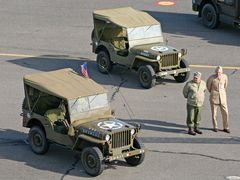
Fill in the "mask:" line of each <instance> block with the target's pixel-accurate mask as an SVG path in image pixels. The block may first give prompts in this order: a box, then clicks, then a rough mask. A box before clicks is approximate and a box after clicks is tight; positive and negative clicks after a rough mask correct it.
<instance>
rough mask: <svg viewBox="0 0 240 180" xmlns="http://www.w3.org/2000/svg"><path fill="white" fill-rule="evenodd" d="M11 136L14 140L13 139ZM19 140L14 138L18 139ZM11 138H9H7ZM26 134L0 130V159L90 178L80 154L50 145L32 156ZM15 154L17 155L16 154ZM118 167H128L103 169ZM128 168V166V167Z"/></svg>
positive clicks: (63, 174) (118, 164) (112, 166)
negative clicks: (44, 152)
mask: <svg viewBox="0 0 240 180" xmlns="http://www.w3.org/2000/svg"><path fill="white" fill-rule="evenodd" d="M13 135H14V136H15V138H13ZM18 135H19V136H20V137H21V138H16V137H19V136H18ZM8 136H11V138H7V137H8ZM26 140H27V134H25V133H23V132H18V131H15V130H11V129H5V130H4V129H0V159H7V160H12V161H18V162H23V163H24V165H27V166H30V167H32V168H35V169H40V170H46V171H52V172H56V173H59V174H62V178H61V179H63V178H64V177H65V176H66V175H71V176H79V177H91V176H89V175H88V174H86V173H85V171H84V169H83V167H82V165H81V158H80V157H81V155H80V152H76V151H75V152H74V151H71V150H69V149H66V148H64V147H62V146H60V145H55V144H51V145H50V148H49V150H48V152H47V153H46V154H44V155H37V154H34V153H33V152H32V151H31V149H30V146H29V144H28V143H27V141H26ZM16 152H17V153H16ZM118 166H129V165H128V164H127V163H126V162H125V161H121V160H120V161H113V162H111V163H107V164H106V166H105V169H117V167H118ZM129 167H130V166H129Z"/></svg>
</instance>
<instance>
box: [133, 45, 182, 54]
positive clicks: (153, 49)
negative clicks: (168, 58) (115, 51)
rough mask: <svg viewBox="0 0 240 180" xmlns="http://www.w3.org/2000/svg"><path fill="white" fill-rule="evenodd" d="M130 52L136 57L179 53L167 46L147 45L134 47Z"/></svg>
mask: <svg viewBox="0 0 240 180" xmlns="http://www.w3.org/2000/svg"><path fill="white" fill-rule="evenodd" d="M130 51H131V52H132V53H134V54H136V55H142V56H148V55H149V56H152V55H155V56H157V55H158V54H168V53H173V52H178V50H177V49H176V48H173V47H171V46H167V45H161V44H159V43H158V44H145V45H138V46H134V47H132V48H131V49H130Z"/></svg>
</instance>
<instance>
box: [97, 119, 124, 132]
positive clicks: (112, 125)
mask: <svg viewBox="0 0 240 180" xmlns="http://www.w3.org/2000/svg"><path fill="white" fill-rule="evenodd" d="M97 125H98V127H99V128H101V129H105V130H108V129H113V130H114V129H120V128H122V127H123V124H121V123H120V122H116V121H102V122H99V123H98V124H97Z"/></svg>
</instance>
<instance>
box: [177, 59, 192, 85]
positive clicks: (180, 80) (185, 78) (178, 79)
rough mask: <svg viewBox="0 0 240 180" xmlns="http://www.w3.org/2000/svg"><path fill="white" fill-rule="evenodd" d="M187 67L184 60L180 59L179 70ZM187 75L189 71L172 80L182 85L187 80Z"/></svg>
mask: <svg viewBox="0 0 240 180" xmlns="http://www.w3.org/2000/svg"><path fill="white" fill-rule="evenodd" d="M188 67H189V65H188V62H187V61H186V60H185V59H182V60H181V62H180V68H188ZM189 75H190V72H189V71H187V72H184V73H179V74H178V75H177V76H174V79H175V80H176V81H177V82H179V83H182V82H185V81H187V80H188V78H189Z"/></svg>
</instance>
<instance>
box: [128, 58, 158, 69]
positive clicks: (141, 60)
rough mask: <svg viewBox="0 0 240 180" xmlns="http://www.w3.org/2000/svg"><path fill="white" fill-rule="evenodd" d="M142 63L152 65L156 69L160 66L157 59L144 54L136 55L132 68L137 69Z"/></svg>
mask: <svg viewBox="0 0 240 180" xmlns="http://www.w3.org/2000/svg"><path fill="white" fill-rule="evenodd" d="M142 65H151V66H152V67H153V69H154V70H156V68H158V67H159V63H158V61H157V60H153V59H149V58H146V57H143V56H136V57H135V59H134V61H133V64H132V67H131V68H132V69H135V70H137V69H138V68H139V67H140V66H142Z"/></svg>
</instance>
